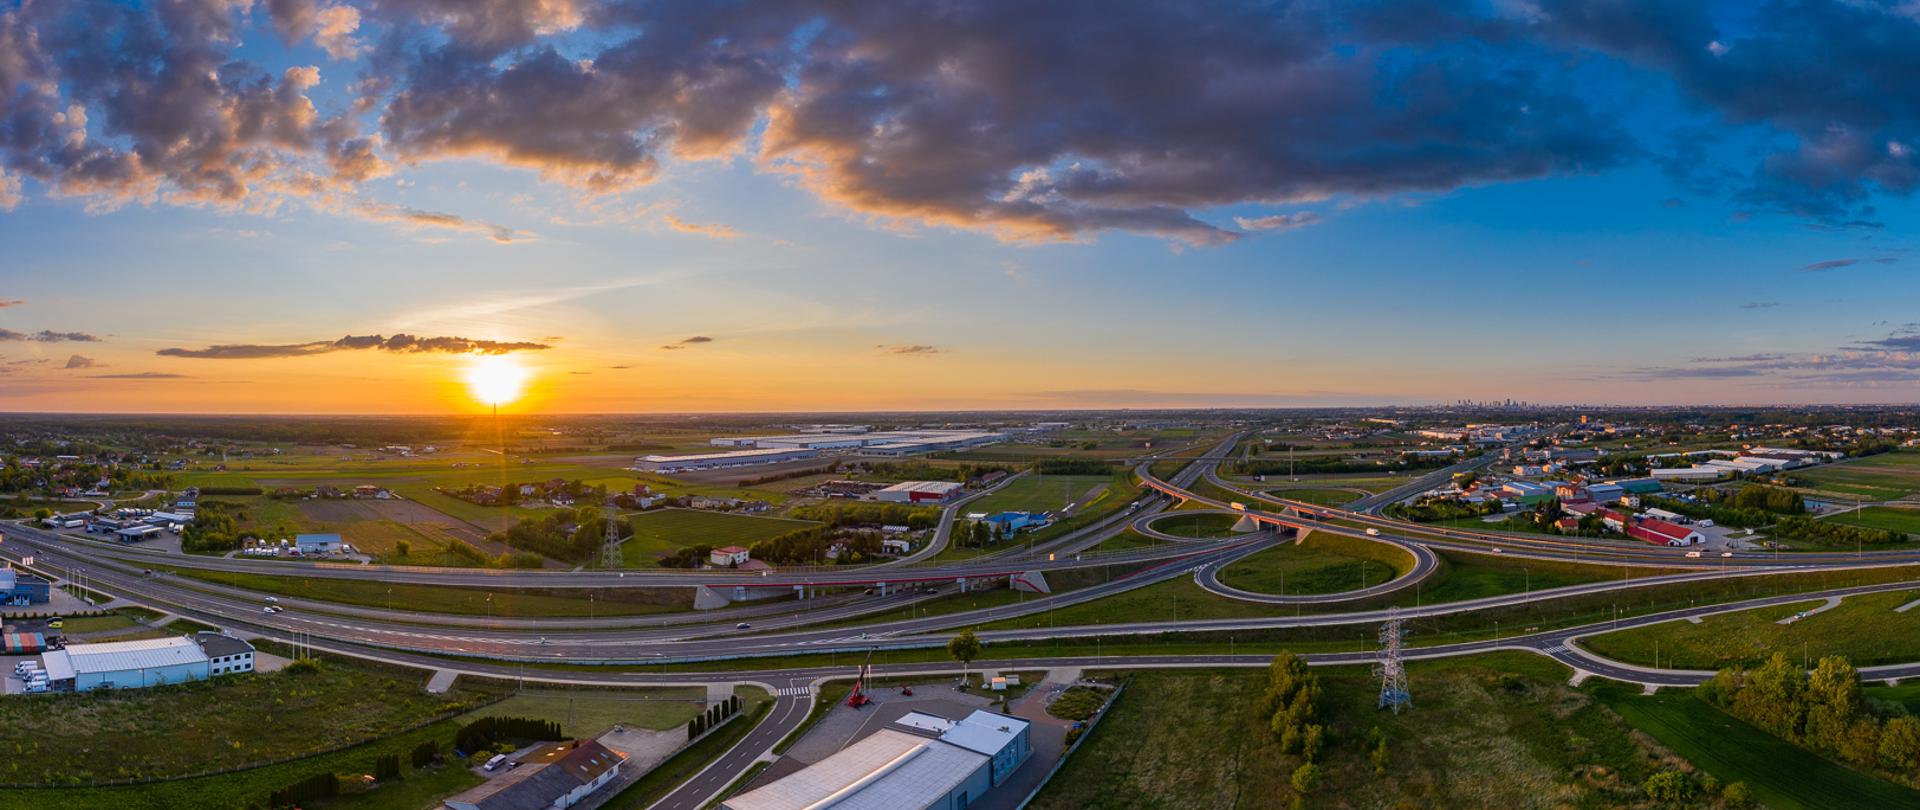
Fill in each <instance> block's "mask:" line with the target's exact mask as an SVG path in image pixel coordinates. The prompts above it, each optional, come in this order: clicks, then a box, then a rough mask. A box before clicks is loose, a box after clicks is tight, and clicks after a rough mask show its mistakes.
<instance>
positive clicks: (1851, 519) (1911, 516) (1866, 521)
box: [1821, 506, 1920, 535]
mask: <svg viewBox="0 0 1920 810" xmlns="http://www.w3.org/2000/svg"><path fill="white" fill-rule="evenodd" d="M1821 520H1825V521H1827V522H1829V523H1844V524H1847V525H1849V526H1866V527H1868V528H1873V529H1891V530H1893V531H1896V532H1906V533H1907V534H1910V535H1913V534H1920V509H1903V508H1901V507H1898V506H1869V507H1867V508H1865V509H1860V510H1854V511H1847V512H1841V513H1839V514H1836V515H1832V516H1829V517H1824V518H1821Z"/></svg>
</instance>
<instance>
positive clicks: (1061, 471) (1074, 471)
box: [1033, 458, 1113, 475]
mask: <svg viewBox="0 0 1920 810" xmlns="http://www.w3.org/2000/svg"><path fill="white" fill-rule="evenodd" d="M1033 471H1034V472H1036V473H1039V474H1041V475H1106V474H1108V473H1111V472H1113V465H1112V464H1109V463H1107V462H1105V461H1101V460H1099V459H1092V458H1050V459H1046V460H1044V461H1036V462H1034V463H1033Z"/></svg>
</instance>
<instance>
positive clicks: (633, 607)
mask: <svg viewBox="0 0 1920 810" xmlns="http://www.w3.org/2000/svg"><path fill="white" fill-rule="evenodd" d="M175 573H177V574H179V575H181V576H185V577H191V578H194V579H203V580H206V581H208V582H217V583H220V584H222V585H231V586H233V587H236V588H245V589H247V590H251V591H259V592H261V593H272V594H279V595H281V596H297V597H301V598H305V599H315V600H321V601H327V602H336V603H339V604H345V605H359V606H362V607H375V608H382V609H386V608H394V607H397V608H398V609H400V610H410V611H415V612H420V613H454V614H459V615H465V616H486V615H493V616H502V617H505V616H642V615H647V614H651V613H669V612H673V611H678V610H684V609H687V608H690V607H692V597H691V595H690V594H691V591H687V592H686V594H681V593H677V592H673V591H669V592H665V593H657V592H652V591H643V590H642V589H637V588H608V589H568V590H519V591H516V590H512V589H504V588H502V589H495V590H491V591H489V590H485V589H482V588H456V587H449V586H445V585H412V584H406V583H398V584H388V583H384V582H377V581H374V580H371V579H366V580H361V579H322V578H319V577H301V576H278V575H272V574H240V573H232V572H227V571H202V570H195V569H176V570H175ZM677 590H685V589H677ZM589 593H591V594H592V596H591V597H589V596H588V594H589ZM489 595H491V599H489ZM649 600H651V601H649Z"/></svg>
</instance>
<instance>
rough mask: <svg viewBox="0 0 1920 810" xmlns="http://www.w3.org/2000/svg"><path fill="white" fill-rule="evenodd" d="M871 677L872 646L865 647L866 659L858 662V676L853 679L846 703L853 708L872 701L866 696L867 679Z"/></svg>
mask: <svg viewBox="0 0 1920 810" xmlns="http://www.w3.org/2000/svg"><path fill="white" fill-rule="evenodd" d="M872 677H873V648H872V647H868V648H867V660H866V661H865V662H862V663H861V664H860V676H859V677H858V678H855V679H854V681H853V693H852V694H849V695H847V705H848V706H851V707H853V708H855V709H858V708H860V707H861V706H865V705H867V704H869V703H872V702H873V698H870V697H867V680H868V679H870V678H872Z"/></svg>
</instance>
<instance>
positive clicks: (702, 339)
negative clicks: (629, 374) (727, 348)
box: [615, 335, 713, 368]
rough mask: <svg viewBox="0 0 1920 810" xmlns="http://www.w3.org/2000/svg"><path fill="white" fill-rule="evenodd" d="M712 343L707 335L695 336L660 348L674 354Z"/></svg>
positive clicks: (711, 339)
mask: <svg viewBox="0 0 1920 810" xmlns="http://www.w3.org/2000/svg"><path fill="white" fill-rule="evenodd" d="M712 342H713V338H710V337H707V336H706V335H694V336H693V337H690V338H686V339H684V340H679V341H675V342H673V343H668V344H665V345H663V346H661V347H660V348H661V349H662V350H665V351H670V352H672V351H679V350H681V349H684V348H687V347H688V346H698V345H700V344H702V343H712ZM615 368H620V367H619V366H615Z"/></svg>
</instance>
